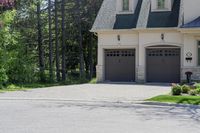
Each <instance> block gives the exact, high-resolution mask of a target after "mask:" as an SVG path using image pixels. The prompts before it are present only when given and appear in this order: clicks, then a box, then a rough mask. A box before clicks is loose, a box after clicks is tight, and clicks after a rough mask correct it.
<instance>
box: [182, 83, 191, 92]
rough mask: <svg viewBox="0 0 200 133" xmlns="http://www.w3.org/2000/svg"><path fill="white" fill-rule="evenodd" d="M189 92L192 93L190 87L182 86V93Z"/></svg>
mask: <svg viewBox="0 0 200 133" xmlns="http://www.w3.org/2000/svg"><path fill="white" fill-rule="evenodd" d="M189 91H190V87H189V86H188V85H183V86H182V93H184V94H188V92H189Z"/></svg>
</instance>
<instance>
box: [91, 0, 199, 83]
mask: <svg viewBox="0 0 200 133" xmlns="http://www.w3.org/2000/svg"><path fill="white" fill-rule="evenodd" d="M199 5H200V0H104V1H103V4H102V6H101V9H100V11H99V13H98V15H97V18H96V20H95V22H94V25H93V27H92V29H91V32H94V33H95V34H96V35H97V36H98V64H97V79H98V81H99V82H104V81H113V82H115V81H116V82H119V81H120V82H121V81H122V82H143V83H144V82H158V83H162V82H163V83H176V82H180V81H183V80H186V75H185V72H188V71H189V72H192V73H193V75H192V79H193V80H200V7H199Z"/></svg>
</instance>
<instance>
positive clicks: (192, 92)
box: [189, 89, 198, 96]
mask: <svg viewBox="0 0 200 133" xmlns="http://www.w3.org/2000/svg"><path fill="white" fill-rule="evenodd" d="M189 94H190V95H191V96H196V95H197V94H198V92H197V90H196V89H193V90H190V91H189Z"/></svg>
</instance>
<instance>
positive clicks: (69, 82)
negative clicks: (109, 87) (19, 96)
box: [0, 78, 96, 93]
mask: <svg viewBox="0 0 200 133" xmlns="http://www.w3.org/2000/svg"><path fill="white" fill-rule="evenodd" d="M84 83H90V84H95V83H96V79H95V78H94V79H92V80H87V79H78V78H74V79H72V78H71V79H68V80H66V81H65V82H59V83H27V84H9V85H7V86H4V87H3V88H0V93H3V92H7V91H26V90H29V89H37V88H45V87H53V86H62V85H75V84H84Z"/></svg>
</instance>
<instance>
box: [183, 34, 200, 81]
mask: <svg viewBox="0 0 200 133" xmlns="http://www.w3.org/2000/svg"><path fill="white" fill-rule="evenodd" d="M197 40H198V39H197V38H196V37H195V35H190V34H184V37H183V41H184V57H183V58H184V60H185V58H186V57H187V53H188V52H190V53H192V61H186V60H185V61H184V64H183V67H182V69H181V72H182V75H181V79H182V80H185V79H186V75H185V72H187V71H191V72H193V75H192V79H193V80H200V67H199V66H198V53H197V51H198V49H197Z"/></svg>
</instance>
